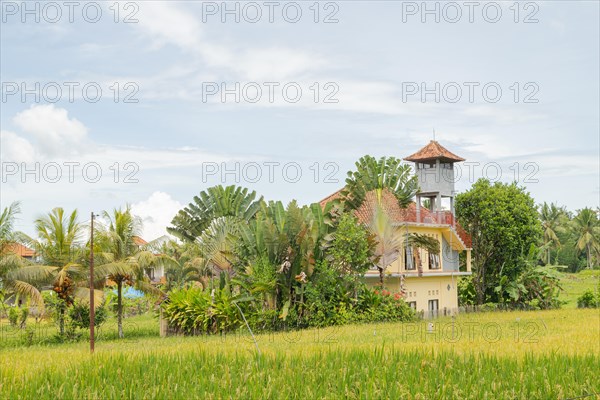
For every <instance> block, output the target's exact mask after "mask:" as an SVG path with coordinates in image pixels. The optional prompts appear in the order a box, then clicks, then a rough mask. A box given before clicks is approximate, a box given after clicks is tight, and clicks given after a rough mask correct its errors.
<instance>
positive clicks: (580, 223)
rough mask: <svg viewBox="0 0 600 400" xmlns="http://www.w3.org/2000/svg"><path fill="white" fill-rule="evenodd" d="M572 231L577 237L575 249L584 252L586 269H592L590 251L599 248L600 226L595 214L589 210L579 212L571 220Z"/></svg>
mask: <svg viewBox="0 0 600 400" xmlns="http://www.w3.org/2000/svg"><path fill="white" fill-rule="evenodd" d="M573 230H574V232H575V234H576V235H577V249H578V250H579V251H583V250H585V252H586V255H587V267H588V268H592V251H593V250H597V249H598V247H599V246H600V243H599V242H598V237H599V235H600V232H599V230H600V225H599V221H598V215H597V214H596V212H595V211H594V210H592V209H591V208H584V209H582V210H579V211H578V212H577V215H576V216H575V218H573Z"/></svg>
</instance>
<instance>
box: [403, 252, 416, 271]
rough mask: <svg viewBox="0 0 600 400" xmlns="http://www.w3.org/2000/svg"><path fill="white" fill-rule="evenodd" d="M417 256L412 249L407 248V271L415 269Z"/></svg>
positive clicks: (405, 257)
mask: <svg viewBox="0 0 600 400" xmlns="http://www.w3.org/2000/svg"><path fill="white" fill-rule="evenodd" d="M415 264H416V263H415V256H414V254H413V250H412V247H407V248H406V250H405V251H404V265H405V267H406V269H407V270H409V271H410V270H414V269H415Z"/></svg>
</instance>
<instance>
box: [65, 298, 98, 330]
mask: <svg viewBox="0 0 600 400" xmlns="http://www.w3.org/2000/svg"><path fill="white" fill-rule="evenodd" d="M95 311H96V312H95V314H94V326H96V327H99V326H100V325H102V324H103V323H104V322H105V321H106V318H107V312H106V308H105V307H104V304H102V305H100V306H99V307H96V310H95ZM69 318H70V320H71V321H70V322H71V323H72V324H73V325H74V326H75V327H76V328H79V329H86V328H89V326H90V306H89V305H87V304H81V303H77V302H76V303H75V304H74V305H73V307H71V308H70V309H69Z"/></svg>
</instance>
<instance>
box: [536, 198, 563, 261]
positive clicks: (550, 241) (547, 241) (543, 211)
mask: <svg viewBox="0 0 600 400" xmlns="http://www.w3.org/2000/svg"><path fill="white" fill-rule="evenodd" d="M539 214H540V220H541V221H542V229H543V231H544V245H545V246H546V248H547V252H546V264H550V250H551V246H552V245H554V246H556V248H559V247H560V245H561V243H560V239H559V238H558V236H557V232H558V230H559V229H560V222H561V219H562V217H563V215H564V210H563V209H562V207H557V206H556V204H554V203H551V204H550V205H548V204H547V203H546V202H544V204H543V205H542V206H541V208H540V211H539Z"/></svg>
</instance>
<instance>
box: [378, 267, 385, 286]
mask: <svg viewBox="0 0 600 400" xmlns="http://www.w3.org/2000/svg"><path fill="white" fill-rule="evenodd" d="M378 268H379V283H380V284H381V287H382V288H383V278H384V274H383V268H381V267H378Z"/></svg>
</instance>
